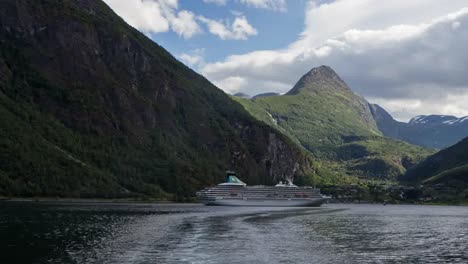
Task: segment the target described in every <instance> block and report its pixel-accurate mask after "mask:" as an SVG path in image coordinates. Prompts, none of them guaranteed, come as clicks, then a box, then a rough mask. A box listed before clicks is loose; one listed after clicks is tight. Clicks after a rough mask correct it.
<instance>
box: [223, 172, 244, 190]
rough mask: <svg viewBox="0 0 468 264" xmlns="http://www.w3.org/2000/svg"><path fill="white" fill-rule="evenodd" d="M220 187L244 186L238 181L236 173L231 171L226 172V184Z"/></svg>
mask: <svg viewBox="0 0 468 264" xmlns="http://www.w3.org/2000/svg"><path fill="white" fill-rule="evenodd" d="M221 185H242V186H245V185H247V184H245V183H244V182H242V181H241V180H239V178H237V177H236V173H235V172H233V171H226V182H225V183H222V184H221Z"/></svg>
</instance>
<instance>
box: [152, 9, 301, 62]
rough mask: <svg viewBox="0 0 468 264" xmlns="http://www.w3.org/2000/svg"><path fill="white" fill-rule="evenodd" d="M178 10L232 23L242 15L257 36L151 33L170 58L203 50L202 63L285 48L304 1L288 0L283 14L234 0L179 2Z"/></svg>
mask: <svg viewBox="0 0 468 264" xmlns="http://www.w3.org/2000/svg"><path fill="white" fill-rule="evenodd" d="M179 5H180V7H179V8H180V9H185V10H190V11H192V12H194V13H195V14H198V15H203V16H205V17H208V18H211V19H216V20H226V22H227V23H229V22H232V20H233V19H234V18H235V15H234V14H233V13H235V14H237V15H239V14H238V13H242V15H244V16H245V17H246V18H247V20H248V22H249V23H250V24H251V25H252V26H253V27H254V28H255V29H256V30H257V32H258V33H257V35H254V36H250V37H249V38H248V39H246V40H222V39H220V38H219V37H217V36H215V35H212V34H209V33H208V32H206V30H204V32H203V33H200V34H198V35H195V36H193V37H191V38H190V39H184V38H182V37H180V36H179V35H178V34H177V33H175V32H174V31H167V32H161V33H157V34H151V38H152V39H153V40H155V41H156V42H157V43H159V44H160V45H162V46H163V47H165V48H166V49H167V50H169V51H170V52H171V53H172V54H174V55H179V54H182V53H190V52H193V51H195V50H200V49H203V50H204V52H203V53H204V59H205V61H206V62H215V61H219V60H222V59H224V58H225V57H226V56H228V55H231V54H243V53H247V52H251V51H255V50H260V49H279V48H285V47H287V46H288V45H289V44H290V43H291V42H293V41H294V40H296V39H297V38H298V36H299V34H300V33H301V32H302V30H303V28H304V15H305V5H306V3H305V1H301V0H298V1H288V4H287V10H286V11H283V12H281V11H272V10H268V9H262V8H254V7H249V6H247V5H244V4H241V3H239V2H237V1H229V2H227V3H226V5H224V6H219V5H216V4H209V3H204V2H203V1H201V0H200V1H193V0H182V1H180V2H179Z"/></svg>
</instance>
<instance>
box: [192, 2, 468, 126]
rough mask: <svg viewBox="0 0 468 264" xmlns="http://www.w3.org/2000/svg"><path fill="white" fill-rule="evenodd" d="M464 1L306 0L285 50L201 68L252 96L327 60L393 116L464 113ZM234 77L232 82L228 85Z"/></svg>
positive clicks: (467, 81) (467, 82)
mask: <svg viewBox="0 0 468 264" xmlns="http://www.w3.org/2000/svg"><path fill="white" fill-rule="evenodd" d="M466 6H468V4H467V3H466V1H457V0H454V1H450V2H447V3H444V5H443V6H442V5H441V4H440V1H434V0H425V1H422V0H415V1H411V2H409V1H402V0H396V1H392V2H382V1H371V0H352V1H351V0H341V1H335V2H333V3H329V4H321V5H319V4H317V3H316V2H315V1H311V2H309V4H308V7H307V11H306V12H307V13H306V21H305V29H304V31H303V32H302V34H301V35H300V37H299V38H298V40H296V41H295V42H293V43H291V44H290V45H289V46H288V47H287V48H285V49H281V50H262V51H255V52H251V53H247V54H243V55H231V56H228V57H227V58H226V59H225V60H224V61H220V62H215V63H209V64H206V65H205V66H204V67H202V68H201V69H200V71H201V72H202V73H203V74H204V75H205V76H207V77H208V78H209V79H210V80H212V81H214V82H215V83H216V84H218V85H220V87H221V88H224V89H225V90H227V91H229V92H236V91H242V92H245V93H248V94H251V95H252V94H257V93H261V92H266V91H272V92H285V91H286V90H288V89H289V88H291V87H292V85H293V83H294V82H295V81H296V80H297V79H298V78H299V77H300V75H302V74H303V73H304V72H306V71H308V70H309V69H310V68H312V67H314V66H317V65H322V64H327V65H330V66H332V67H333V68H334V69H335V70H336V71H337V72H338V73H339V74H340V75H341V76H342V77H343V79H344V80H345V81H347V82H348V83H349V84H350V86H351V88H353V90H354V91H356V92H357V93H359V94H361V95H363V96H365V97H366V98H367V99H369V100H370V101H374V102H377V103H379V104H382V105H383V106H384V107H386V108H387V109H388V110H390V112H391V113H392V114H394V115H396V117H397V118H399V119H408V118H409V117H411V116H414V115H417V114H427V113H443V114H452V115H466V114H467V113H468V106H466V105H465V103H464V102H466V100H462V98H468V75H467V74H466V69H467V66H468V63H467V61H468V53H467V52H465V51H466V47H465V46H466V43H468V8H466ZM351 14H352V15H351ZM233 77H235V79H236V82H228V80H230V78H231V80H232V78H233ZM224 83H229V88H227V87H223V84H224Z"/></svg>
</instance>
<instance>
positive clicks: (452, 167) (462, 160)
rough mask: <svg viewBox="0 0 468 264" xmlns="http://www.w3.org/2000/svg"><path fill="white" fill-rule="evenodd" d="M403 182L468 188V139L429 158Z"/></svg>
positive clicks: (405, 176)
mask: <svg viewBox="0 0 468 264" xmlns="http://www.w3.org/2000/svg"><path fill="white" fill-rule="evenodd" d="M402 180H405V181H412V182H420V181H421V182H424V183H429V184H432V183H448V184H449V185H451V186H454V187H461V186H465V188H466V187H468V138H465V139H464V140H462V141H460V142H458V143H457V144H455V145H453V146H451V147H449V148H446V149H443V150H441V151H439V152H437V153H436V154H434V155H432V156H430V157H428V158H427V159H425V160H424V161H422V162H421V163H419V164H418V165H417V166H415V167H414V168H412V169H411V170H409V171H408V172H407V173H406V175H404V176H403V177H402Z"/></svg>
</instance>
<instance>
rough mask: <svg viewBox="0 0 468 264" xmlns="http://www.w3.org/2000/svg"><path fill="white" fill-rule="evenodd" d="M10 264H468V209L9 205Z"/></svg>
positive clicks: (1, 219)
mask: <svg viewBox="0 0 468 264" xmlns="http://www.w3.org/2000/svg"><path fill="white" fill-rule="evenodd" d="M0 263H468V207H450V206H411V205H403V206H398V205H387V206H383V205H332V204H330V205H325V206H323V207H321V208H304V209H292V210H291V209H287V208H237V207H205V206H202V205H193V204H192V205H181V204H177V205H153V204H151V205H145V204H108V203H106V204H95V203H94V204H87V203H79V204H60V203H20V202H8V203H0Z"/></svg>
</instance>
